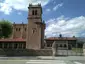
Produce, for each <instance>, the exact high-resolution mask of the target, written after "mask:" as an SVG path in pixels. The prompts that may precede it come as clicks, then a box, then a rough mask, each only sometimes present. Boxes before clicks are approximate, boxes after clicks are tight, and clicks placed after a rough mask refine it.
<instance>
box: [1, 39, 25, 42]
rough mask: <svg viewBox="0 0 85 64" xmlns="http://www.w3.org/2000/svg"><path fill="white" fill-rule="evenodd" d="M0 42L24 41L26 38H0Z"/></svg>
mask: <svg viewBox="0 0 85 64" xmlns="http://www.w3.org/2000/svg"><path fill="white" fill-rule="evenodd" d="M0 42H26V39H22V38H16V39H0Z"/></svg>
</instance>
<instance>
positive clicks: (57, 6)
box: [53, 3, 63, 11]
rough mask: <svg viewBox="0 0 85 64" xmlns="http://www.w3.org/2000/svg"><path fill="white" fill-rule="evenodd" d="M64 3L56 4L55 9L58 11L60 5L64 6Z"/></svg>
mask: <svg viewBox="0 0 85 64" xmlns="http://www.w3.org/2000/svg"><path fill="white" fill-rule="evenodd" d="M62 6H63V3H60V4H57V5H56V6H54V8H53V10H54V11H56V10H57V9H58V8H59V7H62Z"/></svg>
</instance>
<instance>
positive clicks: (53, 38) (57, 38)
mask: <svg viewBox="0 0 85 64" xmlns="http://www.w3.org/2000/svg"><path fill="white" fill-rule="evenodd" d="M45 40H76V38H73V37H50V38H47V39H45Z"/></svg>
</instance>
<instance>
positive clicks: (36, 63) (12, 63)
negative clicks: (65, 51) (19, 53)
mask: <svg viewBox="0 0 85 64" xmlns="http://www.w3.org/2000/svg"><path fill="white" fill-rule="evenodd" d="M0 64H85V61H66V60H0Z"/></svg>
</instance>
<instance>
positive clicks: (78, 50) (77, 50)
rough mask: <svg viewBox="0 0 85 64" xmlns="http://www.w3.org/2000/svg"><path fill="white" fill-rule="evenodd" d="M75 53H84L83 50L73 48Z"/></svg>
mask: <svg viewBox="0 0 85 64" xmlns="http://www.w3.org/2000/svg"><path fill="white" fill-rule="evenodd" d="M72 50H73V51H75V52H83V48H72Z"/></svg>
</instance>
